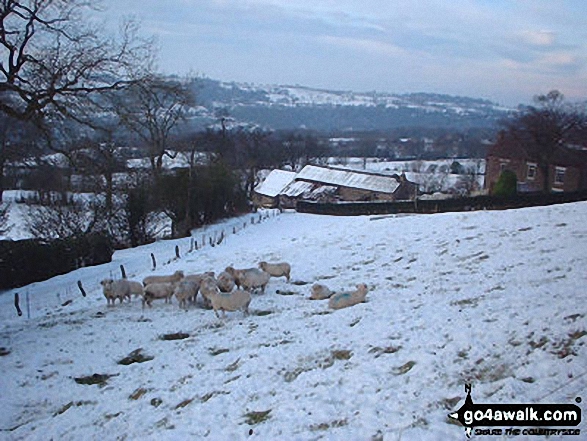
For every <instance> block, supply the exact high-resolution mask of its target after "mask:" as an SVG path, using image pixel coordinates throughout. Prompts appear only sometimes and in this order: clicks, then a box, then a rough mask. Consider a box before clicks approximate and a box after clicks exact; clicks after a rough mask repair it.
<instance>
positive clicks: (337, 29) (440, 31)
mask: <svg viewBox="0 0 587 441" xmlns="http://www.w3.org/2000/svg"><path fill="white" fill-rule="evenodd" d="M105 4H106V5H107V6H108V8H109V10H108V14H109V16H110V17H112V18H118V17H120V16H123V15H128V14H134V15H135V16H136V17H137V18H139V19H140V21H141V29H142V31H143V33H144V34H147V35H155V36H156V38H157V41H158V46H159V48H160V55H159V68H160V70H161V71H163V72H165V73H178V74H185V73H192V74H197V75H205V76H207V77H210V78H213V79H218V80H224V81H237V82H252V83H258V84H292V85H293V84H300V85H304V86H311V87H321V88H328V89H335V90H353V91H358V92H360V91H373V90H376V91H380V92H390V93H405V92H435V93H446V94H451V95H464V96H471V97H483V98H489V99H491V100H493V101H497V102H499V103H502V104H508V105H515V104H518V103H529V102H531V100H532V97H533V96H534V95H537V94H541V93H546V92H548V91H549V90H552V89H558V90H560V91H561V92H563V94H564V95H565V96H566V97H567V98H569V99H585V98H587V1H585V0H105Z"/></svg>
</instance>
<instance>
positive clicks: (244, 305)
mask: <svg viewBox="0 0 587 441" xmlns="http://www.w3.org/2000/svg"><path fill="white" fill-rule="evenodd" d="M208 296H209V298H210V301H211V302H212V308H213V309H214V313H215V314H216V317H218V318H220V315H219V314H218V310H221V311H222V317H226V312H225V311H238V310H242V311H243V312H244V314H245V315H249V304H250V303H251V294H250V293H249V292H248V291H244V290H242V289H237V290H234V291H232V292H230V293H224V292H220V291H219V290H218V289H217V290H216V291H210V292H209V293H208Z"/></svg>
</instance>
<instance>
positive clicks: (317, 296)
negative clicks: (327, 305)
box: [310, 283, 334, 300]
mask: <svg viewBox="0 0 587 441" xmlns="http://www.w3.org/2000/svg"><path fill="white" fill-rule="evenodd" d="M333 294H334V293H333V292H332V291H330V289H329V288H328V287H327V286H324V285H321V284H319V283H315V284H314V285H312V294H310V299H311V300H324V299H327V298H329V297H331V296H332V295H333Z"/></svg>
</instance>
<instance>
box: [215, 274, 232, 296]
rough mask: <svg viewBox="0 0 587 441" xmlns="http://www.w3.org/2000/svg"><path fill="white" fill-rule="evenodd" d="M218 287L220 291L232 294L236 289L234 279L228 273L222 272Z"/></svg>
mask: <svg viewBox="0 0 587 441" xmlns="http://www.w3.org/2000/svg"><path fill="white" fill-rule="evenodd" d="M216 285H218V288H219V289H220V291H222V292H230V291H232V290H233V289H234V277H232V275H230V274H229V273H227V272H226V271H222V272H221V273H220V274H218V277H217V278H216Z"/></svg>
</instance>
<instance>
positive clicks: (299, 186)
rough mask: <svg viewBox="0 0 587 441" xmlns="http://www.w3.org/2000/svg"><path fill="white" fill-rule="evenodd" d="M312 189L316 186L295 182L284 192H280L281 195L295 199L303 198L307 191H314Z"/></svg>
mask: <svg viewBox="0 0 587 441" xmlns="http://www.w3.org/2000/svg"><path fill="white" fill-rule="evenodd" d="M312 188H314V184H311V183H310V182H304V181H294V182H292V183H290V184H289V185H288V186H287V187H285V188H284V189H283V191H281V192H280V194H282V195H284V196H289V197H290V198H295V197H297V196H301V195H302V194H304V193H306V192H307V191H312Z"/></svg>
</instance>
